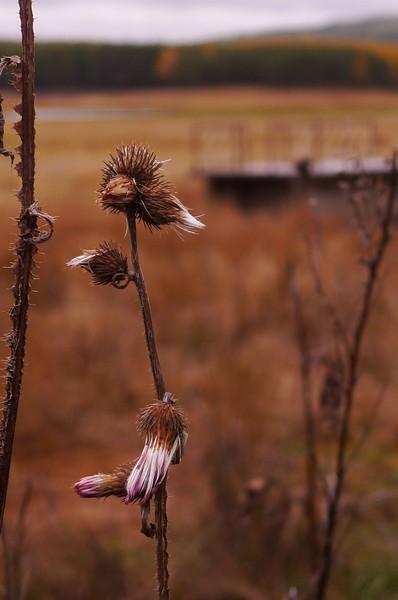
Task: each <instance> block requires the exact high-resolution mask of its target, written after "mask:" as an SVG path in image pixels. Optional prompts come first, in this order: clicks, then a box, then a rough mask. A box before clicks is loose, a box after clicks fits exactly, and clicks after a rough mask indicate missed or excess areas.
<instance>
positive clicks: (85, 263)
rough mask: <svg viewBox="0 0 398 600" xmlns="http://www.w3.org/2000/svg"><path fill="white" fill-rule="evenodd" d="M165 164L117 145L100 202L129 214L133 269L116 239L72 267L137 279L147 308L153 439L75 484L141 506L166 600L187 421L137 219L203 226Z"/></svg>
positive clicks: (146, 417) (145, 425) (107, 280)
mask: <svg viewBox="0 0 398 600" xmlns="http://www.w3.org/2000/svg"><path fill="white" fill-rule="evenodd" d="M162 165H163V163H162V162H161V161H158V160H157V159H156V157H155V155H154V154H153V153H151V152H149V151H148V150H147V149H146V148H144V147H142V146H136V145H135V144H131V145H129V146H121V147H120V148H117V150H116V155H115V156H111V159H110V160H109V162H107V163H106V164H105V168H104V169H103V180H102V184H101V187H100V190H99V204H100V206H102V207H103V208H104V209H106V210H109V211H110V212H112V213H117V214H120V213H121V214H124V215H125V217H126V220H127V226H128V230H129V234H130V249H131V261H132V270H131V271H130V270H129V268H128V263H127V258H126V257H125V256H124V255H123V253H122V251H121V249H120V248H119V247H118V246H117V245H116V244H115V243H114V242H105V243H102V244H101V245H100V246H99V247H98V249H96V250H93V251H90V252H84V253H83V254H81V255H79V256H77V257H76V258H74V259H72V260H71V261H70V262H69V263H68V265H69V266H72V267H77V266H80V267H82V268H83V269H84V270H85V271H87V272H89V273H91V275H92V278H93V282H94V283H95V284H97V285H113V286H114V287H116V288H119V289H121V288H125V287H127V285H128V284H129V283H130V281H132V282H134V284H135V286H136V289H137V292H138V296H139V300H140V305H141V313H142V318H143V322H144V328H145V337H146V343H147V349H148V353H149V359H150V364H151V369H152V375H153V380H154V385H155V389H156V395H157V402H155V403H152V404H150V405H149V406H147V407H146V408H145V409H144V410H143V411H142V412H141V414H140V416H139V420H138V430H139V432H140V433H141V434H142V435H143V436H144V437H145V444H144V448H143V450H142V452H141V455H140V457H139V458H138V460H136V461H135V462H132V463H128V464H126V465H121V466H119V467H118V468H117V469H116V470H115V471H114V472H113V473H110V474H102V473H99V474H97V475H93V476H89V477H83V478H82V479H81V480H80V481H78V482H77V483H76V485H75V490H76V492H77V493H78V494H79V495H80V496H82V497H86V498H93V497H95V498H99V497H107V496H110V495H114V496H117V497H119V498H122V499H123V501H124V502H125V503H126V504H128V503H130V502H133V503H134V502H138V503H139V504H140V507H141V517H142V528H141V531H142V533H144V534H145V535H146V536H148V537H151V538H152V537H156V541H157V547H156V548H157V551H156V557H157V578H158V597H159V600H168V598H169V583H168V579H169V572H168V539H167V511H166V502H167V491H166V478H167V471H168V468H169V466H170V464H177V463H179V462H180V460H181V458H182V454H183V451H184V447H185V443H186V439H187V423H186V420H185V417H184V415H183V414H182V413H181V412H180V410H179V409H178V408H177V407H176V406H175V404H176V402H175V400H174V398H173V396H172V394H171V393H169V392H167V391H166V386H165V383H164V378H163V374H162V370H161V366H160V361H159V357H158V352H157V348H156V343H155V335H154V329H153V324H152V315H151V309H150V305H149V298H148V293H147V289H146V286H145V281H144V277H143V274H142V270H141V265H140V261H139V254H138V240H137V221H142V222H143V223H144V225H146V226H147V227H148V228H149V229H153V228H156V229H160V228H163V227H165V226H167V225H170V226H171V227H174V228H177V229H179V230H182V231H185V232H190V233H192V232H193V231H194V230H195V229H198V228H201V227H203V225H202V223H201V222H200V221H198V220H197V219H195V218H194V217H193V216H192V215H191V214H190V213H189V212H188V210H187V209H186V208H185V206H183V204H181V202H180V201H179V200H178V199H177V198H176V197H175V195H174V194H173V193H172V188H171V185H170V184H169V183H168V182H166V181H165V180H164V177H163V173H162ZM152 498H154V500H155V523H149V514H150V502H151V500H152Z"/></svg>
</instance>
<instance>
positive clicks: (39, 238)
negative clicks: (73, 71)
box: [0, 0, 53, 530]
mask: <svg viewBox="0 0 398 600" xmlns="http://www.w3.org/2000/svg"><path fill="white" fill-rule="evenodd" d="M19 9H20V20H21V30H22V58H20V57H18V56H10V57H5V58H3V59H2V60H1V61H0V75H1V73H2V72H3V71H4V70H5V69H6V68H7V69H9V70H11V73H12V76H13V78H14V81H13V85H14V87H15V88H16V90H17V91H18V92H19V93H20V94H21V103H20V104H18V105H17V106H15V111H16V112H17V113H18V114H19V115H21V120H20V121H19V122H18V123H16V124H15V125H14V128H15V130H16V132H17V134H18V135H19V137H20V138H21V142H22V143H21V146H20V147H19V148H17V150H16V152H17V153H18V154H19V155H20V161H19V162H18V164H17V165H16V171H17V173H18V175H19V176H20V177H21V180H22V188H21V190H20V191H19V192H18V199H19V202H20V214H19V217H18V219H17V223H18V228H19V237H18V240H17V244H16V250H15V254H16V259H15V262H14V265H13V272H14V275H15V280H14V284H13V286H12V292H13V296H14V305H13V307H12V308H11V310H10V311H9V314H10V317H11V322H12V328H11V331H10V333H9V335H8V336H7V338H6V341H7V344H8V346H9V347H10V357H9V359H8V361H7V365H6V393H5V399H4V403H3V412H2V417H1V423H0V530H1V526H2V522H3V515H4V508H5V502H6V496H7V488H8V479H9V472H10V465H11V457H12V448H13V441H14V432H15V425H16V420H17V413H18V405H19V398H20V393H21V383H22V375H23V366H24V358H25V342H26V328H27V320H28V308H29V292H30V282H31V277H32V269H33V267H34V259H33V257H34V255H35V253H36V252H37V244H39V243H41V242H45V241H46V240H48V239H49V238H50V237H51V234H52V228H53V224H52V218H51V217H50V216H49V215H47V214H45V213H43V211H42V210H41V209H40V208H39V207H38V205H37V204H36V201H35V193H34V181H35V126H34V121H35V105H34V72H35V60H34V32H33V14H32V5H31V0H19ZM0 108H1V98H0ZM3 133H4V117H3V113H2V112H1V111H0V154H2V155H5V156H8V157H10V158H11V160H12V161H13V158H14V155H13V153H12V152H11V151H9V150H6V149H5V148H4V144H3ZM39 219H43V220H44V221H45V222H46V223H47V225H48V227H49V229H48V230H47V231H40V229H39V223H38V221H39Z"/></svg>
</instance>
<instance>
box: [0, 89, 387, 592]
mask: <svg viewBox="0 0 398 600" xmlns="http://www.w3.org/2000/svg"><path fill="white" fill-rule="evenodd" d="M11 106H12V97H11V96H6V99H5V108H6V109H10V108H11ZM397 106H398V94H397V93H395V92H376V91H374V92H372V91H369V92H364V91H361V92H352V91H350V92H345V91H330V92H328V91H323V90H315V91H308V90H306V91H301V90H284V91H280V90H266V89H246V88H240V89H232V90H230V89H229V90H222V89H221V90H189V91H182V90H178V91H177V90H170V91H142V92H134V93H127V92H126V93H119V94H113V95H105V94H96V95H81V94H71V95H65V96H60V95H57V94H54V95H41V94H40V93H39V94H38V97H37V107H38V109H39V119H38V122H37V194H36V195H37V200H38V202H39V204H40V205H41V206H42V207H43V208H44V209H45V210H46V211H47V212H49V213H50V214H52V215H55V216H56V217H57V220H56V228H55V234H54V236H53V238H52V239H51V240H50V242H48V243H47V244H46V245H45V247H44V246H43V252H42V253H41V254H40V255H39V256H38V257H37V270H36V274H37V275H38V279H37V280H36V281H35V283H34V293H32V299H31V300H32V307H31V312H30V316H29V327H28V346H27V357H26V367H25V377H24V382H23V393H22V398H21V405H20V413H19V420H18V425H17V432H16V440H15V449H14V461H13V465H12V473H11V481H10V489H9V498H8V506H7V511H6V517H5V523H6V526H5V529H6V544H5V549H4V546H3V552H8V554H9V553H10V552H11V553H12V552H13V551H14V550H16V554H17V556H18V560H16V561H14V566H13V569H14V575H15V577H16V578H17V579H18V580H19V581H20V582H22V584H23V587H24V590H25V592H24V593H25V594H26V595H25V596H23V597H26V598H28V599H29V600H53V599H54V600H55V599H57V600H67V599H71V600H72V599H73V600H90V599H94V598H95V599H96V600H105V599H106V600H119V599H120V600H122V599H127V598H129V599H134V600H149V599H150V598H153V597H154V589H155V587H156V584H155V580H154V555H153V552H154V549H153V543H152V542H151V541H150V540H148V539H146V538H144V537H143V536H142V535H141V534H140V533H139V526H140V525H139V510H138V508H137V507H135V506H127V507H126V506H124V505H122V504H121V503H120V502H118V501H117V500H116V499H113V498H111V499H109V500H107V501H106V502H101V501H100V502H97V501H94V500H82V499H81V498H79V497H78V496H77V495H76V494H75V493H74V492H73V489H72V486H73V484H74V482H75V481H77V480H78V479H79V478H80V477H81V476H83V475H89V474H92V473H95V472H98V471H104V472H108V470H112V469H113V468H114V467H115V466H116V465H117V464H119V463H121V462H125V461H127V460H131V459H133V458H135V457H136V456H137V455H138V454H139V452H140V448H141V440H140V439H139V438H138V435H137V434H136V431H135V420H136V415H137V412H138V411H139V409H140V408H141V407H143V406H144V405H145V404H147V403H148V401H150V400H151V398H152V397H153V391H152V382H151V376H150V369H149V364H148V361H147V355H146V350H145V343H144V336H143V331H142V323H141V321H140V318H139V308H138V302H137V299H136V296H135V293H134V290H133V289H130V288H128V289H127V290H124V291H120V290H115V289H103V288H95V287H93V286H91V285H90V282H89V278H88V277H87V275H86V274H85V273H83V272H80V271H78V270H71V269H67V268H66V267H65V263H66V262H67V261H68V260H69V259H70V258H72V257H74V256H76V255H77V254H79V253H80V250H81V249H92V248H94V247H96V246H97V245H98V243H99V242H102V241H104V240H108V239H114V240H117V241H120V242H121V243H123V244H124V245H126V247H127V240H126V235H125V234H126V229H125V224H124V222H123V219H122V218H121V217H120V216H116V215H110V214H105V213H104V212H103V211H101V209H100V208H99V207H98V206H97V205H96V204H95V198H96V196H95V191H96V190H97V189H98V185H99V181H100V170H101V167H102V163H103V161H104V160H106V159H107V157H108V155H109V153H112V152H113V151H114V149H115V147H116V146H117V145H119V144H121V143H130V142H135V143H143V144H145V145H147V146H149V147H150V148H151V149H152V150H154V151H155V152H156V153H157V155H158V157H159V158H161V159H171V161H170V162H169V163H167V164H166V165H165V171H166V174H167V176H168V177H170V178H171V179H172V180H173V181H174V183H175V186H176V190H177V192H178V195H179V197H180V198H181V200H182V201H183V202H184V203H185V204H186V205H187V206H188V207H190V208H191V209H192V212H193V214H195V215H203V216H202V220H203V222H204V223H205V224H206V229H205V230H204V231H203V232H200V233H199V234H198V235H196V236H188V235H186V236H185V237H184V239H180V238H179V237H178V236H177V235H175V234H174V233H173V232H172V231H170V232H163V233H161V234H160V233H158V232H155V233H152V234H151V233H149V232H148V231H145V230H142V229H140V232H139V233H140V244H141V254H142V266H143V270H144V274H145V278H146V282H147V285H148V290H149V294H150V298H151V305H152V310H153V318H154V325H155V331H156V335H157V339H158V345H159V354H160V359H161V362H162V365H163V369H164V374H165V378H166V385H167V389H169V390H171V391H172V392H173V394H174V395H175V397H176V398H178V399H179V400H180V402H181V404H180V405H181V407H182V408H183V410H184V411H185V412H186V414H187V415H188V418H189V422H190V437H189V443H188V447H187V451H186V455H185V457H184V460H183V461H182V463H181V465H180V466H178V467H172V468H171V470H170V477H169V494H170V501H169V517H170V544H171V588H172V591H173V598H175V600H179V599H181V600H182V599H187V600H267V599H270V600H271V599H272V600H273V599H282V598H283V597H286V594H287V591H288V589H289V587H290V586H297V587H298V588H299V589H300V590H305V589H306V586H307V585H308V577H309V569H308V560H307V556H306V551H305V541H304V526H303V510H302V498H303V489H304V431H303V417H302V403H301V397H300V376H299V355H298V350H297V347H296V342H295V333H294V321H293V309H292V301H291V298H290V295H289V288H288V282H287V275H286V272H287V265H288V263H289V262H291V261H295V262H296V263H297V265H298V270H299V285H300V289H301V290H302V293H303V297H304V299H305V312H306V315H307V317H308V320H309V323H310V332H311V341H312V343H313V346H314V349H315V351H316V352H317V353H319V354H320V355H321V354H322V352H323V351H324V350H325V348H324V347H323V345H325V344H327V343H328V342H327V340H326V341H325V339H324V337H323V336H322V330H323V327H324V322H323V320H324V317H323V316H322V315H321V314H320V310H319V303H318V300H317V297H316V294H315V292H314V290H313V285H312V281H311V277H310V276H309V274H308V265H307V264H306V258H305V257H306V253H305V246H304V244H303V235H307V234H309V235H312V236H313V237H314V239H316V240H318V242H319V246H318V252H319V264H320V272H321V274H322V277H323V279H324V283H325V287H326V289H327V291H328V294H329V295H330V297H331V298H332V299H333V302H334V303H335V304H336V306H337V307H338V310H339V311H341V315H342V318H343V319H344V321H345V322H346V323H347V327H348V324H349V323H350V318H351V315H352V310H353V307H354V306H355V302H356V300H357V298H358V294H359V291H360V289H361V286H362V278H363V267H362V266H361V265H360V263H359V261H358V252H359V240H358V237H357V235H356V233H355V231H354V229H353V227H352V220H351V218H350V216H349V213H348V211H347V213H346V215H345V218H343V217H342V216H341V214H340V215H335V214H333V213H331V212H330V211H323V210H322V207H319V208H318V209H317V210H310V209H309V208H308V207H307V206H306V205H305V204H303V203H300V204H298V205H297V206H290V207H289V208H288V209H285V210H280V211H277V212H276V213H268V212H266V211H264V212H262V211H257V212H255V213H251V214H244V215H243V214H241V213H239V212H238V211H237V210H236V209H235V208H234V207H233V206H231V205H229V204H228V203H225V204H221V203H213V202H212V201H211V199H210V198H209V196H208V193H207V190H206V186H205V183H204V182H203V181H202V180H200V179H198V178H195V177H193V176H192V174H191V169H192V167H193V166H194V165H192V161H191V154H190V136H191V128H192V125H193V124H194V123H195V122H197V121H198V120H201V119H202V120H206V121H210V122H211V121H214V122H219V121H220V120H225V121H227V120H228V119H239V120H242V121H244V122H245V123H248V124H249V126H250V127H251V128H252V131H253V132H256V131H258V132H260V131H262V129H261V128H262V127H263V124H264V123H265V122H271V120H272V119H274V118H278V119H279V118H285V119H290V120H292V121H299V120H300V119H308V118H312V117H316V118H318V119H322V118H324V119H328V118H337V117H339V118H347V119H354V120H355V119H374V120H376V121H377V123H378V124H379V126H380V131H382V135H383V136H384V137H383V139H384V142H383V143H384V147H385V151H386V153H387V152H388V151H389V149H390V148H391V147H392V146H393V144H394V141H396V140H397V139H398V109H397ZM72 108H73V109H75V110H76V113H75V116H76V118H75V119H73V117H72V118H71V117H70V115H71V114H72V113H71V112H70V109H72ZM54 109H59V112H60V113H61V115H60V116H59V117H58V118H59V120H55V117H54V112H51V111H53V110H54ZM63 110H64V111H65V110H66V113H65V114H67V115H69V116H68V120H64V119H65V114H64V116H62V111H63ZM68 111H69V112H68ZM79 111H80V112H79ZM90 111H92V114H90ZM109 111H114V112H109ZM40 115H42V118H40ZM51 115H52V116H51ZM258 135H259V136H260V133H258ZM14 142H15V138H14V136H13V134H12V133H11V132H10V131H9V130H8V131H7V132H6V139H5V145H6V146H7V145H9V146H10V145H13V144H14ZM258 143H260V142H258ZM17 186H18V180H17V178H16V176H15V174H14V173H13V172H11V171H10V167H9V163H8V161H7V160H6V159H2V160H1V162H0V190H1V195H0V261H1V264H2V265H3V266H5V267H6V266H8V265H9V264H10V262H11V260H12V254H11V252H10V246H11V245H12V244H13V243H14V239H15V223H14V222H13V221H12V220H11V217H13V216H16V214H17V203H16V201H15V198H14V191H15V188H16V187H17ZM396 253H397V243H396V242H393V244H392V246H391V247H390V249H389V254H388V256H387V260H386V262H385V264H384V273H383V282H382V285H381V286H380V289H379V290H378V295H377V302H376V304H375V306H374V310H373V313H372V318H371V320H370V323H369V329H368V331H367V335H366V343H365V348H364V352H363V355H362V358H361V368H360V381H359V387H358V394H357V397H356V405H355V409H354V415H353V418H354V427H353V443H355V440H357V439H359V438H361V437H362V434H363V431H364V428H366V426H367V423H368V421H369V415H371V414H372V410H373V406H374V403H375V399H376V398H377V397H378V396H379V395H380V393H381V391H382V390H384V392H383V399H382V402H381V406H380V408H379V410H378V412H377V415H376V416H375V418H374V419H372V427H371V432H370V433H369V435H367V437H366V440H365V442H364V444H363V445H362V446H361V449H360V451H359V452H358V453H357V454H356V455H355V460H353V462H352V464H351V468H350V472H349V476H348V484H347V487H346V490H345V493H344V498H343V505H344V514H343V517H342V519H341V530H342V531H341V532H340V534H339V540H340V542H339V547H338V553H337V560H336V565H335V570H334V571H333V577H332V585H331V592H330V599H331V600H333V599H335V600H343V599H344V600H348V599H352V600H357V599H359V598H360V599H361V600H382V599H383V600H393V599H396V598H397V597H398V575H397V569H396V557H397V552H398V508H397V506H398V504H397V499H398V452H397V446H398V405H397V396H398V380H397V376H396V373H397V372H398V358H397V357H398V336H397V331H398V269H397V254H396ZM0 278H1V282H0V314H1V320H0V334H1V335H3V334H6V332H7V331H8V328H9V322H8V317H7V314H6V310H7V308H8V306H9V305H10V303H11V298H10V292H9V291H8V290H9V287H10V285H11V281H12V274H11V271H10V270H9V269H1V271H0ZM6 355H7V354H6V349H5V348H3V349H2V350H1V357H2V358H5V357H6ZM321 375H322V373H321V369H320V370H319V375H318V379H317V380H316V381H315V387H316V386H319V385H320V378H321ZM320 436H321V444H322V456H323V461H324V468H325V471H326V472H327V470H328V465H330V463H331V461H332V455H331V439H330V436H329V437H328V436H324V437H322V435H321V434H320ZM28 485H31V486H32V496H31V500H30V502H29V504H28V507H27V509H26V511H25V515H24V522H23V525H22V529H23V540H22V542H21V543H20V544H19V546H18V544H17V540H18V535H17V528H18V514H19V510H20V506H21V500H22V497H23V494H24V490H25V489H26V486H28ZM256 485H257V487H256ZM253 486H254V487H256V490H257V492H256V493H255V494H253V493H252V494H250V493H249V491H250V489H251V488H253ZM4 564H5V563H4V561H3V577H4Z"/></svg>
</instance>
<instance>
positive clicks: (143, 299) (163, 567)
mask: <svg viewBox="0 0 398 600" xmlns="http://www.w3.org/2000/svg"><path fill="white" fill-rule="evenodd" d="M127 224H128V228H129V232H130V242H131V259H132V263H133V272H134V283H135V285H136V288H137V292H138V296H139V299H140V304H141V312H142V318H143V321H144V327H145V339H146V343H147V347H148V353H149V360H150V363H151V369H152V375H153V380H154V383H155V388H156V394H157V398H158V400H159V402H163V400H164V395H165V393H166V387H165V384H164V379H163V374H162V370H161V367H160V361H159V356H158V352H157V348H156V342H155V335H154V330H153V324H152V315H151V307H150V304H149V298H148V292H147V289H146V286H145V281H144V276H143V274H142V270H141V265H140V261H139V255H138V243H137V223H136V218H135V212H134V210H133V209H130V210H127ZM166 479H167V477H165V478H164V480H163V482H162V483H161V485H160V487H159V489H158V491H157V492H156V494H155V521H156V544H157V546H156V562H157V576H158V598H159V600H169V597H170V594H169V572H168V559H169V555H168V551H167V507H166V504H167V489H166Z"/></svg>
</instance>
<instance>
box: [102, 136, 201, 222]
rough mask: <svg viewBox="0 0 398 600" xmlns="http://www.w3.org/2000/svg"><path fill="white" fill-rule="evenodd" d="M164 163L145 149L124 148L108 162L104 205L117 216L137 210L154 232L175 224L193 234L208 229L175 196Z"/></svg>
mask: <svg viewBox="0 0 398 600" xmlns="http://www.w3.org/2000/svg"><path fill="white" fill-rule="evenodd" d="M163 164H164V163H163V162H162V161H158V160H157V158H156V156H155V154H154V153H153V152H149V151H148V150H147V149H146V148H144V147H143V146H136V145H135V144H131V145H129V146H120V147H119V148H117V149H116V156H111V159H110V161H109V162H107V163H105V167H104V169H103V181H102V184H101V188H100V190H99V196H100V199H99V202H100V204H101V205H102V206H103V207H104V208H107V209H109V210H110V211H111V212H116V213H118V212H126V211H127V210H131V209H133V210H134V214H135V216H136V218H137V219H138V220H140V221H142V222H143V223H144V225H146V226H147V227H149V228H150V229H151V228H156V229H161V228H162V227H163V226H164V225H171V226H173V227H177V228H179V229H181V230H183V231H187V232H190V233H192V232H194V231H195V229H200V228H202V227H204V225H203V223H201V222H200V221H198V220H197V219H195V217H193V216H192V215H191V214H190V213H189V212H188V209H187V208H186V207H185V206H184V205H183V204H182V203H181V202H180V201H179V200H178V198H176V197H175V196H174V194H173V192H172V186H171V185H170V183H168V182H167V181H165V179H164V177H163V173H162V166H163Z"/></svg>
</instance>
